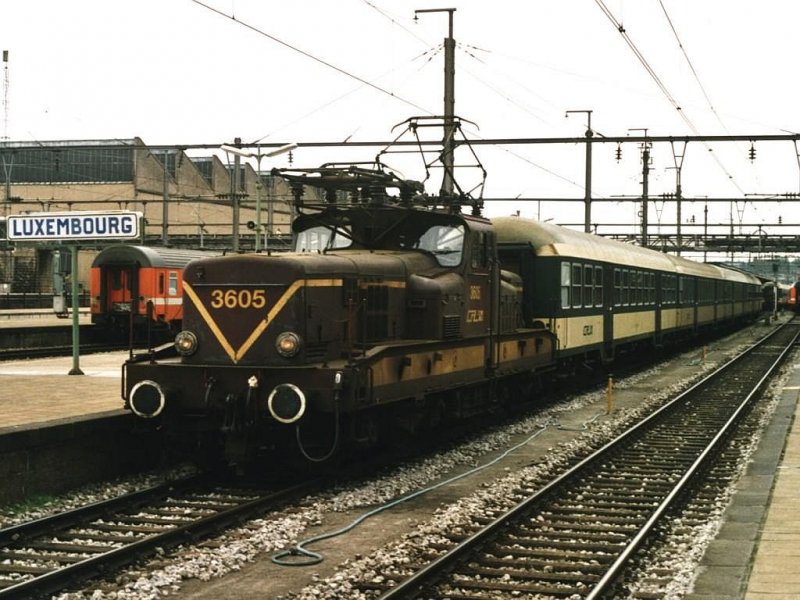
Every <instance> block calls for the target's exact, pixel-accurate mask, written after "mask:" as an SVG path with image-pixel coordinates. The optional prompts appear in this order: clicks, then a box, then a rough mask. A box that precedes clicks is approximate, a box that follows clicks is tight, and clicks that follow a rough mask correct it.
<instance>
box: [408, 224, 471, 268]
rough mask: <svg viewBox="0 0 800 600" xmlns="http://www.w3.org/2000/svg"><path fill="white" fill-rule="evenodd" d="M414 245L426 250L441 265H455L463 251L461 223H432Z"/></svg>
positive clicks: (459, 260) (462, 228) (462, 227)
mask: <svg viewBox="0 0 800 600" xmlns="http://www.w3.org/2000/svg"><path fill="white" fill-rule="evenodd" d="M415 247H416V248H418V249H420V250H427V251H428V252H430V253H432V254H433V255H434V256H435V257H436V261H437V262H438V263H439V264H440V265H441V266H443V267H455V266H457V265H458V264H460V263H461V255H462V254H463V252H464V226H463V225H433V226H432V227H430V228H428V230H427V231H426V232H425V233H423V234H422V235H421V236H420V238H419V240H418V242H417V243H416V244H415Z"/></svg>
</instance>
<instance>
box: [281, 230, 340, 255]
mask: <svg viewBox="0 0 800 600" xmlns="http://www.w3.org/2000/svg"><path fill="white" fill-rule="evenodd" d="M352 243H353V241H352V238H351V237H350V228H349V227H324V226H318V227H310V228H308V229H306V230H304V231H301V232H299V233H298V234H297V240H296V241H295V248H294V249H295V251H296V252H321V251H323V250H335V249H337V248H347V247H349V246H350V245H352Z"/></svg>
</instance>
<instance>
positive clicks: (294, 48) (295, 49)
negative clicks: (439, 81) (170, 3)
mask: <svg viewBox="0 0 800 600" xmlns="http://www.w3.org/2000/svg"><path fill="white" fill-rule="evenodd" d="M191 2H194V3H195V4H197V5H198V6H202V7H203V8H205V9H207V10H210V11H211V12H213V13H215V14H218V15H220V16H221V17H225V18H226V19H230V20H231V21H233V22H234V23H237V24H238V25H241V26H242V27H245V28H247V29H249V30H250V31H253V32H255V33H257V34H258V35H261V36H263V37H266V38H269V39H270V40H272V41H273V42H277V43H278V44H280V45H282V46H284V47H286V48H289V49H290V50H292V51H293V52H297V53H298V54H301V55H303V56H305V57H306V58H309V59H311V60H313V61H314V62H318V63H319V64H321V65H324V66H326V67H328V68H329V69H333V70H334V71H336V72H337V73H340V74H342V75H344V76H346V77H349V78H351V79H355V80H356V81H359V82H361V83H363V84H364V85H366V86H369V87H371V88H372V89H374V90H377V91H379V92H381V93H382V94H386V95H387V96H391V97H392V98H395V99H397V100H399V101H400V102H403V103H404V104H408V105H409V106H411V107H413V108H415V109H417V110H419V111H422V112H427V111H426V109H424V108H423V107H421V106H420V105H418V104H416V103H414V102H412V101H411V100H408V99H406V98H403V97H402V96H400V95H398V94H396V93H394V92H392V91H390V90H387V89H386V88H383V87H381V86H379V85H377V84H375V83H373V82H371V81H369V80H367V79H364V78H363V77H360V76H358V75H356V74H355V73H351V72H350V71H348V70H347V69H344V68H342V67H338V66H336V65H334V64H332V63H329V62H328V61H326V60H324V59H322V58H319V57H318V56H314V55H313V54H311V53H310V52H306V51H305V50H303V49H301V48H298V47H297V46H294V45H292V44H290V43H289V42H285V41H283V40H282V39H280V38H278V37H276V36H274V35H272V34H271V33H268V32H266V31H264V30H263V29H259V28H258V27H256V26H255V25H251V24H249V23H247V22H245V21H241V20H239V19H237V18H236V16H234V15H229V14H228V13H225V12H223V11H221V10H219V9H217V8H214V7H213V6H209V5H208V4H206V3H204V2H201V1H200V0H191Z"/></svg>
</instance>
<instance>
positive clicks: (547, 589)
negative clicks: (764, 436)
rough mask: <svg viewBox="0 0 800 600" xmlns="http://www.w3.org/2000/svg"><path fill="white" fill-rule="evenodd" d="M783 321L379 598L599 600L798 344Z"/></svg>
mask: <svg viewBox="0 0 800 600" xmlns="http://www.w3.org/2000/svg"><path fill="white" fill-rule="evenodd" d="M799 334H800V324H798V323H797V322H790V323H787V324H786V325H784V326H783V327H781V328H779V329H777V330H776V331H775V332H774V333H773V334H772V335H770V336H768V337H766V338H764V339H763V340H761V341H760V342H758V343H756V344H754V345H753V346H751V347H750V348H748V349H747V350H746V351H745V352H743V353H741V354H740V355H739V356H737V357H736V358H734V359H733V360H731V361H729V362H728V363H726V364H725V365H724V366H723V367H721V368H720V369H718V370H717V371H716V372H714V373H712V374H711V375H709V376H707V377H706V378H704V379H703V380H702V381H700V382H699V383H697V384H695V385H694V386H692V387H691V388H690V389H689V390H687V391H685V392H683V393H682V394H681V395H679V396H678V397H676V398H675V399H673V400H672V401H671V402H670V403H668V404H667V405H665V406H663V407H662V408H660V409H659V410H658V411H656V412H655V413H653V414H652V415H650V416H649V417H648V418H646V419H645V420H644V421H642V422H640V423H639V424H637V425H636V426H634V427H632V428H630V429H629V430H628V431H626V432H625V433H623V434H621V435H620V436H618V437H617V438H616V439H614V440H612V441H611V442H609V443H608V444H606V445H605V446H604V447H603V448H601V449H600V450H598V451H597V452H595V453H594V454H592V455H591V456H589V457H587V458H586V459H584V460H583V461H581V462H580V463H578V464H577V465H575V466H574V467H573V468H572V469H570V470H569V471H568V472H567V473H564V474H563V475H561V476H560V477H559V478H557V479H555V480H554V481H552V482H550V483H549V484H548V485H546V486H545V487H543V488H542V489H541V490H539V491H537V492H536V493H534V494H532V495H530V496H528V497H527V498H526V499H524V500H523V501H522V502H520V503H519V504H518V505H517V506H515V507H514V508H512V509H511V510H509V511H508V512H506V513H504V514H503V515H501V516H499V517H497V518H496V519H495V520H494V521H492V522H491V523H489V524H488V525H487V526H486V527H483V528H481V529H479V530H477V531H475V532H474V533H472V534H471V535H469V536H468V537H466V539H463V540H456V542H458V543H456V545H455V546H454V547H452V548H449V549H448V550H447V551H446V552H445V553H444V554H443V555H441V556H440V557H439V558H437V559H436V560H434V561H433V562H431V563H430V564H429V565H427V566H426V567H424V568H422V569H421V570H419V571H418V572H416V573H415V574H413V575H412V576H410V577H408V578H407V579H405V580H403V581H401V582H399V583H398V584H397V585H396V586H395V587H393V588H391V589H389V590H388V591H386V592H385V593H384V594H383V595H382V596H381V600H397V599H399V598H420V597H424V598H430V597H449V598H459V597H470V598H478V597H483V596H481V595H480V594H483V593H485V594H486V596H485V597H487V598H488V597H496V596H492V594H495V595H496V594H497V593H508V592H509V591H513V592H517V593H521V594H541V595H542V596H543V597H546V596H556V597H575V598H587V599H595V598H599V597H602V596H604V595H606V594H608V593H610V591H611V590H612V588H613V587H614V586H615V585H616V584H617V583H618V581H619V580H620V577H621V575H622V574H623V573H624V572H625V570H626V567H627V566H628V564H629V563H630V561H631V559H632V558H633V557H634V556H635V555H636V553H637V551H638V550H639V549H640V548H641V547H642V545H643V544H644V543H645V542H646V541H647V540H648V539H649V537H650V536H651V534H652V532H653V528H654V527H655V525H656V524H657V523H659V522H660V520H662V519H663V518H664V516H665V515H666V514H667V513H668V512H669V511H670V510H672V509H673V508H674V507H675V506H677V505H678V504H679V503H680V502H682V501H683V500H684V499H685V498H686V497H687V495H688V493H689V488H690V487H691V486H692V485H693V484H694V483H695V482H697V481H698V479H699V478H700V476H701V475H702V473H703V472H704V470H705V469H706V468H708V467H709V465H710V463H711V462H712V461H713V459H714V457H715V456H716V453H717V452H718V451H719V450H720V449H721V448H722V446H723V445H724V443H725V441H726V440H727V439H729V436H730V435H731V434H732V432H733V431H734V430H735V428H736V426H737V424H738V423H739V422H740V420H741V418H742V417H743V416H744V415H745V414H746V413H747V412H748V407H750V406H751V405H752V402H753V400H754V399H755V398H756V397H757V396H758V394H759V392H760V391H761V390H762V389H763V387H764V384H765V382H766V381H767V380H768V378H769V377H770V376H771V374H772V373H774V371H775V369H776V368H777V367H778V365H780V364H781V362H782V361H783V359H784V358H785V357H786V355H787V353H788V352H789V351H790V350H791V348H792V347H793V346H794V344H795V343H796V342H797V337H798V335H799Z"/></svg>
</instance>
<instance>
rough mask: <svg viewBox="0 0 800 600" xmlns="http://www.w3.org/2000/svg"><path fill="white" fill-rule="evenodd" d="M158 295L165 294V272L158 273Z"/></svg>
mask: <svg viewBox="0 0 800 600" xmlns="http://www.w3.org/2000/svg"><path fill="white" fill-rule="evenodd" d="M158 295H159V296H163V295H164V274H163V273H159V274H158Z"/></svg>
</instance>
